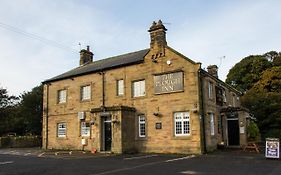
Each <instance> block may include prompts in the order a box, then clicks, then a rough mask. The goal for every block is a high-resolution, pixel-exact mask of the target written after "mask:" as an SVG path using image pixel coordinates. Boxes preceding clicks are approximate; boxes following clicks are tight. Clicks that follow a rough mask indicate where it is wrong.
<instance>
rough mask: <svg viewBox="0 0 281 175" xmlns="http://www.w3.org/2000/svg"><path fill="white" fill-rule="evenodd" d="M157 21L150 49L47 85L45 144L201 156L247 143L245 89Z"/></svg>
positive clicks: (86, 54)
mask: <svg viewBox="0 0 281 175" xmlns="http://www.w3.org/2000/svg"><path fill="white" fill-rule="evenodd" d="M166 31H167V29H166V28H165V26H164V25H163V24H162V22H161V21H160V20H159V21H158V22H157V23H156V22H153V24H152V26H151V27H150V28H149V30H148V32H149V33H150V39H151V40H150V47H149V48H148V49H144V50H139V51H136V52H132V53H127V54H124V55H119V56H114V57H110V58H106V59H102V60H98V61H96V60H93V53H92V52H91V51H90V48H89V47H87V49H86V50H85V49H83V50H81V52H80V65H79V66H78V67H77V68H74V69H72V70H70V71H68V72H65V73H63V74H61V75H58V76H56V77H53V78H51V79H48V80H46V81H44V82H43V85H44V113H43V131H42V135H43V147H44V148H46V149H76V150H91V151H97V152H103V151H110V152H114V153H124V152H157V153H196V154H201V153H204V152H206V151H212V150H215V149H217V145H218V144H221V143H224V144H225V145H226V146H241V145H244V144H245V143H246V132H247V131H246V127H245V126H246V119H247V116H248V112H247V110H245V109H244V108H242V107H241V105H240V101H239V96H240V95H241V94H240V92H239V91H237V90H235V89H234V88H233V87H231V86H230V85H228V84H226V83H224V82H223V81H221V80H220V79H218V75H217V71H218V70H217V69H218V68H217V66H215V65H212V66H209V67H208V70H207V71H205V70H203V69H202V68H201V63H197V62H194V61H193V60H191V59H189V58H188V57H186V56H184V55H182V54H181V53H179V52H177V51H176V50H174V49H173V48H171V47H169V46H168V45H167V41H166Z"/></svg>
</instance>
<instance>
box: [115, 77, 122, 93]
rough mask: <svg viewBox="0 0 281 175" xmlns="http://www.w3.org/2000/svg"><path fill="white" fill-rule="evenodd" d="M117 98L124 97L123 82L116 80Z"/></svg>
mask: <svg viewBox="0 0 281 175" xmlns="http://www.w3.org/2000/svg"><path fill="white" fill-rule="evenodd" d="M116 84H117V96H123V95H124V80H123V79H120V80H117V83H116Z"/></svg>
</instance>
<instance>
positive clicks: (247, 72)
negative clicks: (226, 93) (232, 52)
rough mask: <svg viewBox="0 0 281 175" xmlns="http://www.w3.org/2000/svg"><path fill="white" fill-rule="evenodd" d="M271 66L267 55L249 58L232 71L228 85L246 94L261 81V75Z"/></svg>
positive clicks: (227, 81)
mask: <svg viewBox="0 0 281 175" xmlns="http://www.w3.org/2000/svg"><path fill="white" fill-rule="evenodd" d="M271 66H272V64H271V62H270V61H268V59H267V58H266V56H265V55H251V56H248V57H246V58H244V59H242V60H241V61H240V62H239V63H237V64H236V65H235V66H234V67H233V68H231V69H230V71H229V73H228V75H227V78H226V83H228V84H231V85H232V86H234V87H235V88H236V89H237V90H239V91H241V92H245V91H247V90H249V89H250V88H251V87H252V86H253V85H254V84H255V83H256V82H257V81H258V80H259V79H260V76H261V73H262V72H263V71H264V70H266V69H267V68H269V67H271Z"/></svg>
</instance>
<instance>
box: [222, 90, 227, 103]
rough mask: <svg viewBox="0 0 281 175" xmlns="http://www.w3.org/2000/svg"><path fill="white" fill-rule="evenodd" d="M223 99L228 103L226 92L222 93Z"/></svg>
mask: <svg viewBox="0 0 281 175" xmlns="http://www.w3.org/2000/svg"><path fill="white" fill-rule="evenodd" d="M222 98H223V102H224V103H226V102H227V100H226V92H225V90H223V91H222Z"/></svg>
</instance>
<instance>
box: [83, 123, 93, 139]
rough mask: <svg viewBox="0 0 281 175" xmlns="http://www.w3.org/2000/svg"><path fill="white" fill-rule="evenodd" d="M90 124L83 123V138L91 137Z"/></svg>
mask: <svg viewBox="0 0 281 175" xmlns="http://www.w3.org/2000/svg"><path fill="white" fill-rule="evenodd" d="M90 133H91V132H90V123H87V122H85V121H81V136H83V137H90Z"/></svg>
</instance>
